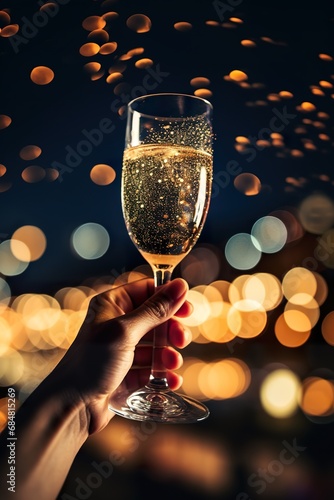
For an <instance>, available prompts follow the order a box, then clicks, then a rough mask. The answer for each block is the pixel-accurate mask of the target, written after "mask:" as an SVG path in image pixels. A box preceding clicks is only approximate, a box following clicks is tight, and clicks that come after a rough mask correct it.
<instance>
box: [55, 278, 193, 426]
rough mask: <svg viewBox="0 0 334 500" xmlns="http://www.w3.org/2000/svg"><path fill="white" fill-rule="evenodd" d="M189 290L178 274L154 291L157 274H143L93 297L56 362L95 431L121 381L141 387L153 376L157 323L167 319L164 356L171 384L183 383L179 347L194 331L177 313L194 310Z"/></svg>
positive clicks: (103, 422) (102, 423) (107, 418)
mask: <svg viewBox="0 0 334 500" xmlns="http://www.w3.org/2000/svg"><path fill="white" fill-rule="evenodd" d="M187 291H188V287H187V284H186V282H185V281H184V280H182V279H175V280H173V281H172V282H170V283H168V284H167V285H164V286H162V287H161V288H160V289H159V291H158V292H156V293H154V283H153V280H152V279H143V280H139V281H136V282H133V283H129V284H126V285H123V286H120V287H117V288H114V289H112V290H110V291H107V292H104V293H102V294H99V295H96V296H95V297H93V299H92V300H91V302H90V305H89V309H88V312H87V316H86V319H85V321H84V323H83V325H82V327H81V329H80V331H79V333H78V335H77V337H76V339H75V341H74V342H73V344H72V346H71V347H70V349H69V350H68V352H67V353H66V355H65V356H64V358H63V359H62V361H61V362H60V363H59V365H58V366H57V367H56V372H57V374H58V378H60V379H62V380H63V384H64V385H65V386H67V387H68V386H69V385H70V387H71V391H73V393H74V396H72V397H74V398H78V397H79V398H80V399H81V400H82V401H84V403H85V406H86V409H87V414H88V421H89V433H90V434H91V433H93V432H97V431H99V430H101V429H103V428H104V427H105V426H106V425H107V424H108V422H109V421H110V419H111V418H112V416H113V415H114V414H113V413H112V412H111V411H110V410H109V409H108V402H109V398H110V395H111V394H112V393H113V392H114V391H115V390H116V389H117V388H118V387H119V386H120V385H121V384H126V385H127V386H131V387H133V388H138V387H141V386H143V385H144V384H145V383H146V382H147V381H148V377H149V373H150V364H151V356H152V345H150V344H149V342H151V341H152V329H154V328H155V327H157V326H158V325H160V324H161V323H164V322H165V321H166V320H169V321H168V341H169V344H170V345H169V346H166V347H165V349H164V350H163V355H162V356H163V357H162V360H163V363H164V365H165V367H166V369H167V378H168V383H169V385H170V388H171V389H172V390H175V389H177V388H178V387H179V386H180V385H181V382H182V379H181V377H180V376H179V375H177V374H176V373H174V372H173V371H172V370H176V369H177V368H179V367H180V366H181V364H182V356H181V355H180V353H179V352H177V351H176V350H175V348H174V347H176V348H183V347H185V346H186V345H187V344H188V343H189V342H190V341H191V337H190V334H189V333H188V332H187V331H185V330H184V328H183V327H182V325H181V324H180V323H179V322H178V321H177V319H176V318H175V317H173V316H178V317H185V316H188V315H189V314H190V312H191V310H192V307H191V305H190V304H189V303H188V302H186V301H185V299H186V294H187ZM55 379H57V377H56V378H55Z"/></svg>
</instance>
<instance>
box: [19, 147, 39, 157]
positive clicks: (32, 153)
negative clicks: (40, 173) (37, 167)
mask: <svg viewBox="0 0 334 500" xmlns="http://www.w3.org/2000/svg"><path fill="white" fill-rule="evenodd" d="M41 153H42V150H41V148H40V147H39V146H35V145H33V144H30V145H29V146H25V147H24V148H22V149H21V151H20V153H19V155H20V158H22V160H35V159H36V158H38V157H39V156H40V155H41Z"/></svg>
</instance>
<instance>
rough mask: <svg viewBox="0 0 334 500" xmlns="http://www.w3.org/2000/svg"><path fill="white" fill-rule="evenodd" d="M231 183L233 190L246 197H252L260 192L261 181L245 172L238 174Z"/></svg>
mask: <svg viewBox="0 0 334 500" xmlns="http://www.w3.org/2000/svg"><path fill="white" fill-rule="evenodd" d="M233 183H234V186H235V188H236V189H237V190H238V191H240V192H241V193H243V194H245V195H246V196H254V195H257V194H259V192H260V191H261V181H260V179H259V178H258V177H257V176H256V175H254V174H250V173H246V172H245V173H242V174H239V175H238V176H237V177H236V178H235V179H234V182H233Z"/></svg>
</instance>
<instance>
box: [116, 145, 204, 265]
mask: <svg viewBox="0 0 334 500" xmlns="http://www.w3.org/2000/svg"><path fill="white" fill-rule="evenodd" d="M122 176H123V177H122V197H123V200H122V206H123V212H124V219H125V222H126V226H127V230H128V233H129V235H130V237H131V239H132V241H133V242H134V244H135V245H136V246H137V248H138V250H139V251H140V252H141V254H142V255H143V257H144V258H145V259H146V260H147V261H148V262H149V263H150V264H151V265H154V266H155V267H157V268H160V269H168V268H173V267H175V265H177V264H178V263H179V262H180V261H181V260H182V259H183V258H184V256H185V255H186V254H187V253H188V252H190V250H191V249H192V248H193V246H194V245H195V243H196V241H197V239H198V237H199V235H200V233H201V230H202V228H203V224H204V221H205V218H206V215H207V211H208V208H209V200H210V194H211V180H212V155H211V154H209V153H207V152H204V151H201V150H197V149H194V148H191V147H188V146H179V145H174V144H170V145H169V144H161V145H159V144H155V145H152V144H147V145H140V146H136V147H131V148H128V149H126V150H125V151H124V158H123V173H122Z"/></svg>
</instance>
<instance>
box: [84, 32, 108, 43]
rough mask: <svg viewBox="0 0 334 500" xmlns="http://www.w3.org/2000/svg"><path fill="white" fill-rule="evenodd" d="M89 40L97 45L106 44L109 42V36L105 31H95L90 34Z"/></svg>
mask: <svg viewBox="0 0 334 500" xmlns="http://www.w3.org/2000/svg"><path fill="white" fill-rule="evenodd" d="M87 38H88V40H93V41H94V42H96V43H106V42H108V40H109V34H108V33H107V32H106V31H105V30H93V31H91V32H90V33H89V35H88V37H87Z"/></svg>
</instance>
